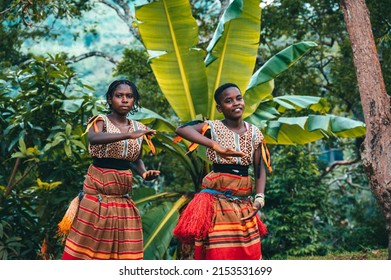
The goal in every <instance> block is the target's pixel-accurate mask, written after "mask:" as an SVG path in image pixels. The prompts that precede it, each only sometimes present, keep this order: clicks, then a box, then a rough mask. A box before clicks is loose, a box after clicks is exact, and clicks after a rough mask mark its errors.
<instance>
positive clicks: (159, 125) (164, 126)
mask: <svg viewBox="0 0 391 280" xmlns="http://www.w3.org/2000/svg"><path fill="white" fill-rule="evenodd" d="M130 118H131V119H133V120H137V121H140V122H142V123H143V124H145V125H147V126H150V128H151V129H155V130H158V131H159V132H174V131H175V129H176V127H175V126H173V125H172V124H171V122H170V121H169V120H166V119H165V118H163V117H162V116H161V115H159V114H157V113H155V112H153V111H151V110H148V109H146V108H141V109H139V111H138V112H136V113H134V114H133V115H130Z"/></svg>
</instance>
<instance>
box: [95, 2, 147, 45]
mask: <svg viewBox="0 0 391 280" xmlns="http://www.w3.org/2000/svg"><path fill="white" fill-rule="evenodd" d="M98 2H100V3H102V4H104V5H106V6H108V7H110V8H111V9H113V10H114V11H115V12H116V13H117V15H118V17H119V18H120V19H121V20H122V21H123V22H124V23H125V24H126V25H127V26H128V29H129V31H130V33H132V35H133V36H134V37H135V38H136V39H137V40H139V41H140V42H141V37H140V34H139V33H138V30H137V29H136V28H134V26H133V24H132V21H133V19H134V15H133V14H132V13H131V11H130V8H129V5H128V4H127V3H126V1H123V0H114V1H113V2H114V3H116V4H117V5H118V6H119V7H118V6H116V5H114V4H113V3H111V2H109V1H107V0H98Z"/></svg>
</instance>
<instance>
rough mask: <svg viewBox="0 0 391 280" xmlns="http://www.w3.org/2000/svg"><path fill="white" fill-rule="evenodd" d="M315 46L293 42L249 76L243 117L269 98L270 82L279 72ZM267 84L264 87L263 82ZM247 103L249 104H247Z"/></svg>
mask: <svg viewBox="0 0 391 280" xmlns="http://www.w3.org/2000/svg"><path fill="white" fill-rule="evenodd" d="M315 46H317V45H316V44H315V43H314V42H300V43H297V44H293V45H291V46H289V47H287V48H285V49H283V50H282V51H280V52H279V53H277V54H275V55H274V56H272V57H271V58H270V59H269V60H268V61H266V63H265V64H264V65H262V67H261V68H259V69H258V70H257V71H256V72H255V73H254V74H253V75H252V77H251V80H250V83H249V84H248V87H247V89H246V91H245V92H244V94H243V96H244V102H245V104H246V110H245V113H244V115H243V118H246V117H248V116H250V115H251V114H252V113H253V112H255V110H256V109H257V107H258V105H259V104H260V103H261V102H262V101H263V100H265V99H271V98H272V96H271V94H272V91H273V89H274V83H271V81H273V80H274V79H275V78H276V77H278V76H279V75H280V74H281V73H283V72H284V71H286V70H287V69H289V68H290V67H291V66H292V65H294V63H296V62H297V61H298V60H299V59H300V58H302V57H303V55H304V54H305V53H307V52H308V51H309V50H310V49H312V48H313V47H315ZM266 83H268V86H267V87H265V84H266ZM247 104H251V105H250V106H248V105H247Z"/></svg>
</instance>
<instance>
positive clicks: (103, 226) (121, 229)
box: [62, 165, 143, 260]
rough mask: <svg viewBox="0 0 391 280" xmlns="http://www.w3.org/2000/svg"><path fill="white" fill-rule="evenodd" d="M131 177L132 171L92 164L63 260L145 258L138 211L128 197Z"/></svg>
mask: <svg viewBox="0 0 391 280" xmlns="http://www.w3.org/2000/svg"><path fill="white" fill-rule="evenodd" d="M132 178H133V176H132V172H131V171H130V170H115V169H106V168H99V167H96V166H93V165H90V167H89V168H88V172H87V176H86V179H85V181H84V186H83V191H84V197H83V199H82V200H81V202H80V205H79V210H78V213H77V216H76V217H75V220H74V221H73V224H72V228H71V230H70V232H69V235H68V237H67V240H66V243H65V249H64V253H63V256H62V259H87V260H91V259H102V260H104V259H121V260H140V259H143V233H142V225H141V219H140V215H139V211H138V209H137V208H136V206H135V204H134V203H133V201H132V200H131V199H130V198H129V197H128V196H127V194H128V193H129V192H130V191H131V187H132Z"/></svg>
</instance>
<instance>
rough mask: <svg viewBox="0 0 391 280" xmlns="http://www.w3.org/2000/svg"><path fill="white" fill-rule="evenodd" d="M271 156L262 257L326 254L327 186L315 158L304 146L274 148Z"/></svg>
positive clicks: (278, 257)
mask: <svg viewBox="0 0 391 280" xmlns="http://www.w3.org/2000/svg"><path fill="white" fill-rule="evenodd" d="M272 158H273V173H272V175H271V176H270V178H268V184H267V187H266V205H265V208H264V209H265V210H264V213H263V214H264V215H265V220H264V221H265V222H266V224H267V226H268V231H269V235H268V236H267V237H266V238H265V239H264V240H263V242H262V243H263V246H262V248H263V255H264V257H265V259H270V258H273V259H285V258H287V256H299V255H312V254H325V253H326V251H327V244H325V243H324V232H323V229H324V227H325V224H326V222H327V216H326V213H327V211H328V205H327V204H325V203H324V202H325V200H326V198H327V188H326V186H325V185H324V184H322V183H321V181H320V176H319V175H320V174H319V171H318V167H317V165H316V159H315V158H314V157H313V156H312V155H311V154H310V153H309V152H308V151H307V150H306V148H305V147H304V146H292V147H290V146H287V147H278V148H275V151H274V153H273V154H272Z"/></svg>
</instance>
